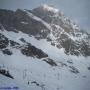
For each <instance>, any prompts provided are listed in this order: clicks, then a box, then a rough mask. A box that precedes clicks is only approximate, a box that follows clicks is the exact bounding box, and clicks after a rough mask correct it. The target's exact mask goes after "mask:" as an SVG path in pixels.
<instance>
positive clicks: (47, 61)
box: [43, 58, 57, 66]
mask: <svg viewBox="0 0 90 90" xmlns="http://www.w3.org/2000/svg"><path fill="white" fill-rule="evenodd" d="M43 61H45V62H46V63H48V64H49V65H51V66H57V64H56V62H55V61H54V60H52V59H50V58H46V59H43Z"/></svg>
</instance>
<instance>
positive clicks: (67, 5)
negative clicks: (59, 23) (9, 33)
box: [0, 0, 90, 33]
mask: <svg viewBox="0 0 90 90" xmlns="http://www.w3.org/2000/svg"><path fill="white" fill-rule="evenodd" d="M42 4H48V5H53V6H54V7H55V8H58V9H60V10H61V11H63V12H64V14H65V15H66V16H68V17H69V18H72V19H73V20H74V21H75V22H77V23H78V24H79V25H80V26H81V27H82V28H84V29H85V30H87V31H88V32H89V33H90V0H0V8H4V9H12V10H16V9H17V8H20V9H33V8H35V7H37V6H39V5H42Z"/></svg>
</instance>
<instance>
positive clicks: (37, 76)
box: [0, 30, 90, 90]
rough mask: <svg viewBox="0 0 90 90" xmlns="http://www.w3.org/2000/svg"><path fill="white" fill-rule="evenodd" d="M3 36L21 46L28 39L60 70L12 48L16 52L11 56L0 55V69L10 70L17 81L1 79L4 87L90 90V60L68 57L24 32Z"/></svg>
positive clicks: (1, 84) (0, 84)
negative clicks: (89, 68) (73, 70)
mask: <svg viewBox="0 0 90 90" xmlns="http://www.w3.org/2000/svg"><path fill="white" fill-rule="evenodd" d="M0 33H2V34H4V35H5V36H7V37H8V38H9V39H10V40H14V41H16V42H18V43H20V44H23V43H21V41H20V38H24V39H25V40H26V41H27V42H30V43H31V44H32V45H34V46H36V47H37V48H40V49H42V50H43V51H44V52H45V53H47V54H48V56H49V57H50V58H51V59H53V60H54V61H55V62H56V63H57V66H51V65H49V64H48V63H46V62H44V61H42V59H38V58H33V57H27V56H25V55H23V54H22V53H21V52H20V51H19V50H18V49H15V48H10V49H11V50H12V52H13V54H12V55H10V56H9V55H4V54H3V53H2V52H1V51H0V66H1V67H3V65H4V68H6V69H8V70H9V71H10V73H11V75H12V76H13V77H14V79H9V78H8V77H5V76H2V75H1V76H0V87H7V86H10V87H12V86H13V87H15V86H17V87H18V88H19V90H25V89H26V90H89V89H90V86H89V83H90V79H89V78H90V71H89V70H88V67H89V66H90V57H87V58H85V57H83V56H79V57H77V56H71V55H69V56H67V55H66V54H65V53H64V51H63V49H61V50H59V49H57V48H56V47H54V46H51V44H50V43H49V42H47V41H46V40H45V39H42V40H37V39H35V38H34V37H29V36H28V35H27V34H24V33H22V32H19V33H14V32H8V31H6V30H4V31H0ZM14 38H16V39H14ZM41 44H42V45H41ZM8 48H9V47H8ZM70 66H73V67H75V68H76V69H77V70H78V73H73V72H72V68H70ZM70 70H71V71H70ZM4 79H5V82H4V81H3V80H4ZM68 82H69V83H68Z"/></svg>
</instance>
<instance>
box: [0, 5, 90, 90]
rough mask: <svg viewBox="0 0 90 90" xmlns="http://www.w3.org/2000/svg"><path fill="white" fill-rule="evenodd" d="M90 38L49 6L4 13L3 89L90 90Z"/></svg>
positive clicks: (0, 27)
mask: <svg viewBox="0 0 90 90" xmlns="http://www.w3.org/2000/svg"><path fill="white" fill-rule="evenodd" d="M89 84H90V34H88V33H87V32H85V31H83V30H82V29H80V27H79V26H78V25H76V24H75V23H74V22H72V21H71V20H70V19H69V18H67V17H66V16H65V15H64V14H63V12H61V11H59V10H58V9H55V8H53V7H51V6H48V5H42V6H39V7H37V8H35V9H33V10H26V9H24V10H21V9H18V10H16V11H11V10H4V9H1V10H0V89H5V88H11V89H19V90H25V89H26V90H90V85H89Z"/></svg>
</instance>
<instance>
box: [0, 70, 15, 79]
mask: <svg viewBox="0 0 90 90" xmlns="http://www.w3.org/2000/svg"><path fill="white" fill-rule="evenodd" d="M0 74H2V75H4V76H6V77H9V78H11V79H14V77H13V76H12V75H11V74H10V72H9V71H7V70H5V69H0Z"/></svg>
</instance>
